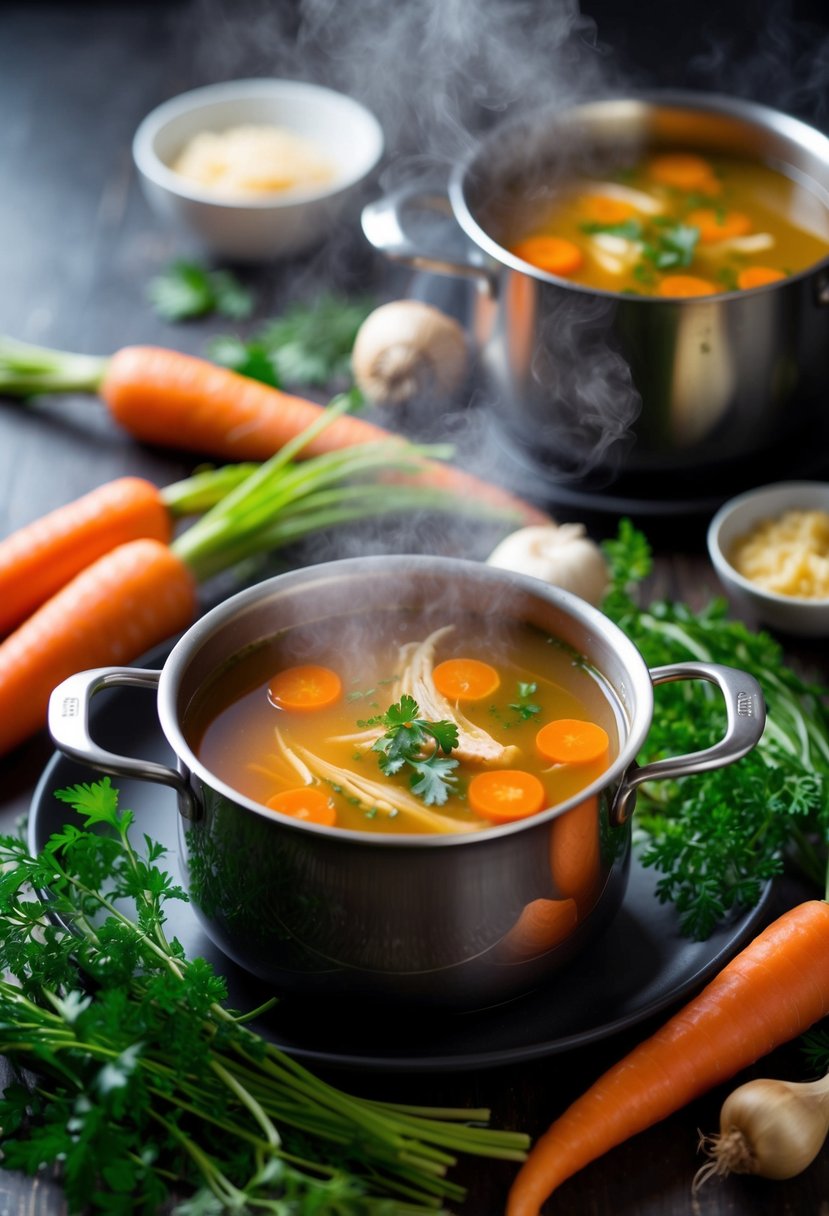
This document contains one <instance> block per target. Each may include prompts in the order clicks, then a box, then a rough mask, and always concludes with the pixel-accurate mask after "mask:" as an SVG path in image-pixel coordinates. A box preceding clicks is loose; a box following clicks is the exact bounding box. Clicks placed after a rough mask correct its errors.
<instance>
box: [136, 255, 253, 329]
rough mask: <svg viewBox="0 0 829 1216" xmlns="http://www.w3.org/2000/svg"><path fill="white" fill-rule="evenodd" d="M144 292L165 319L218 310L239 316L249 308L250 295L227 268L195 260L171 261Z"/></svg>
mask: <svg viewBox="0 0 829 1216" xmlns="http://www.w3.org/2000/svg"><path fill="white" fill-rule="evenodd" d="M147 295H148V296H149V300H150V303H151V304H152V305H153V307H154V309H155V311H156V312H157V313H158V315H159V316H160V317H162V318H163V319H164V320H165V321H189V320H193V319H194V318H196V317H206V316H209V315H210V314H211V313H218V314H219V315H220V316H222V317H231V318H233V319H234V320H242V319H243V318H245V317H249V316H250V314H251V313H252V312H253V304H254V300H253V296H252V294H251V292H250V291H248V289H247V288H246V287H243V286H242V284H241V283H240V282H239V280H238V279H237V277H236V275H234V274H233V273H232V272H231V271H229V270H210V269H208V268H206V267H204V266H200V265H199V264H198V262H188V261H184V260H182V259H179V260H178V261H175V262H171V263H170V265H169V266H167V267H165V269H164V270H163V271H162V272H161V273H160V274H158V275H156V276H155V278H153V279H151V280H150V283H149V286H148V288H147Z"/></svg>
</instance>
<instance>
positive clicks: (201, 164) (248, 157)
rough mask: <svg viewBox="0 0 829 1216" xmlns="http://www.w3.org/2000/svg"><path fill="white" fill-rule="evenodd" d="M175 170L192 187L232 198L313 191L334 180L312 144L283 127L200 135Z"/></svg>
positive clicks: (249, 126) (250, 127) (330, 168)
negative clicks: (198, 187) (200, 187)
mask: <svg viewBox="0 0 829 1216" xmlns="http://www.w3.org/2000/svg"><path fill="white" fill-rule="evenodd" d="M171 168H172V169H173V170H174V171H175V172H176V173H178V174H180V175H181V177H183V178H186V179H187V180H188V181H189V182H191V183H192V184H193V185H196V186H202V187H204V188H205V189H208V190H211V191H213V192H215V193H216V194H221V195H224V196H226V197H228V198H255V197H262V196H266V195H269V194H278V193H281V192H283V191H285V190H295V189H311V188H314V187H316V186H325V185H327V184H328V183H330V182H331V181H332V180H333V178H334V166H333V165H332V164H331V162H330V161H329V160H327V159H326V157H325V156H323V155H322V153H321V152H320V151H319V150H318V149H317V148H316V147H315V145H314V144H313V143H312V142H311V141H310V140H308V139H305V138H303V137H302V136H301V135H297V134H295V133H294V132H293V131H289V130H287V129H285V128H283V127H277V126H269V125H266V124H256V123H249V124H246V125H243V126H237V127H229V128H228V129H227V130H224V131H200V132H199V134H198V135H194V136H193V138H192V139H191V140H190V141H189V142H188V143H187V144H186V145H185V146H184V148H183V150H182V151H181V153H180V154H179V156H178V157H177V158H176V160H175V161H174V162H173V164H172V166H171Z"/></svg>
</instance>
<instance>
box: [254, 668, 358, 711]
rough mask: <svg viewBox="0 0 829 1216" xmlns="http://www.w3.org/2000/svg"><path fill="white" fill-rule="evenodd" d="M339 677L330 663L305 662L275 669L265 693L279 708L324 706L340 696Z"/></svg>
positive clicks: (325, 707) (337, 699) (320, 707)
mask: <svg viewBox="0 0 829 1216" xmlns="http://www.w3.org/2000/svg"><path fill="white" fill-rule="evenodd" d="M342 692H343V685H342V680H341V679H340V677H339V676H338V675H337V673H336V671H332V670H331V668H330V667H319V666H318V665H317V664H316V663H306V664H304V665H303V666H301V667H286V668H284V670H283V671H280V672H277V674H276V675H275V676H274V677H273V679H272V680H271V682H270V684H269V685H268V697H269V698H270V701H271V704H273V705H275V706H276V707H277V708H278V709H288V710H294V711H296V712H299V713H303V712H305V711H308V710H315V709H327V708H328V706H329V705H334V704H335V703H336V702H337V701H339V699H340V697H341V696H342Z"/></svg>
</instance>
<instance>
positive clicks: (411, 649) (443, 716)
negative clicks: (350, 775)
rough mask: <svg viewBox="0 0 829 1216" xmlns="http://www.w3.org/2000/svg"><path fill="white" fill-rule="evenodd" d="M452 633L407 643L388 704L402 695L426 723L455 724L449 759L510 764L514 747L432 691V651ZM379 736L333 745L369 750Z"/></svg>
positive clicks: (368, 733)
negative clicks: (455, 743)
mask: <svg viewBox="0 0 829 1216" xmlns="http://www.w3.org/2000/svg"><path fill="white" fill-rule="evenodd" d="M452 629H454V625H444V626H443V628H442V629H436V630H435V631H434V633H430V634H429V636H428V637H427V638H425V639H424V640H423V641H422V642H409V643H408V645H406V646H404V647H402V649H401V651H400V661H401V663H402V665H403V670H402V673H401V675H400V677H399V678H398V680H397V681H396V683H395V685H394V687H393V690H392V700H393V701H399V700H400V698H401V697H402V696H403V695H404V693H408V695H409V696H411V697H414V699H415V701H417V704H418V707H419V709H420V713H421V714H422V716H423V717H424V718H425V719H426V720H427V721H429V722H444V721H446V722H455V723H456V724H457V727H458V746H457V747H455V748H453V749H452V756H453V757H455V758H456V759H458V760H466V761H467V762H468V763H470V764H501V765H506V764H512V763H514V761H515V760H516V758H517V756H518V755H519V749H518V748H517V747H512V746H511V747H505V746H504V745H503V743H499V742H498V740H497V739H493V737H492V735H490V734H488V733H487V731H485V730H484V729H483V727H481V726H476V725H475V723H474V722H470V721H469V719H468V718H467V717H466V716H465V715H464V714H463V712H462V711H461V709H460V707H459V706H458V704H457V703H455V704H454V705H453V704H452V703H451V702H449V701H447V699H446V697H444V696H441V694H440V693H439V692H438V690H437V689H436V688H435V683H434V680H433V678H432V671H433V669H434V665H435V647H436V646H437V644H438V642H439V641H440V640H441V639H442V638H443V637H445V636H446V634H447V633H450V632H451V631H452ZM382 734H383V731H382V729H381V728H380V727H373V728H371V729H369V730H365V731H360V732H359V733H358V734H354V735H338V736H337V739H336V741H337V742H341V743H353V744H355V745H356V746H357V747H371V745H372V744H373V743H374V742H375V741H376V740H377V739H379V738H380V737H381V736H382Z"/></svg>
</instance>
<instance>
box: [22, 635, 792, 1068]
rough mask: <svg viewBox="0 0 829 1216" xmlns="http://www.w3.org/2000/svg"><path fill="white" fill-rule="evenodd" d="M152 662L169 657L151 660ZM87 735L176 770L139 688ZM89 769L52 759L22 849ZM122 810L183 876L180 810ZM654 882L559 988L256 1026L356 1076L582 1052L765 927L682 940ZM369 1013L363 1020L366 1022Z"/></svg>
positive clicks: (254, 988) (182, 925) (102, 705)
mask: <svg viewBox="0 0 829 1216" xmlns="http://www.w3.org/2000/svg"><path fill="white" fill-rule="evenodd" d="M152 658H155V660H156V661H155V662H152V661H147V662H146V664H145V665H146V666H158V665H160V664H161V662H163V658H164V656H163V655H161V656H158V655H157V654H156V655H154V656H152ZM91 716H92V725H93V734H94V736H95V738H96V739H97V741H98V742H100V743H101V744H103V745H104V746H105V747H108V748H110V750H112V751H115V752H120V753H125V754H129V755H134V756H136V755H138V756H142V757H144V758H149V759H153V760H158V761H160V762H161V763H167V764H170V763H172V753H171V751H170V749H169V747H168V744H167V742H166V740H165V739H164V737H163V735H162V733H161V729H160V727H159V725H158V720H157V717H156V712H155V700H154V697H153V696H152V695H150V694H148V693H147V692H146V691H142V690H139V689H126V688H120V689H112V690H109V691H106V692H103V693H99V694H98V696H97V697H96V700H95V703H94V704H93V707H92V715H91ZM93 776H94V775H93V774H92V773H91V772H90V770H89V769H88V768H85V767H83V766H81V765H79V764H77V763H75V762H74V761H71V760H69V759H67V758H66V757H65V756H63V755H60V754H57V755H55V756H53V757H52V759H51V760H50V762H49V764H48V765H47V767H46V769H45V771H44V773H43V775H42V777H41V779H40V781H39V783H38V786H37V789H36V790H35V794H34V799H33V802H32V809H31V815H30V819H29V843H30V848H31V849H32V850H33V851H39V850H40V849H42V847H43V845H44V844H45V842H46V841H47V840H48V838H49V836H50V835H52V833H54V832H57V831H59V830H60V829H61V827H62V826H63V824H64V823H65V822H66V820H67V815H68V813H69V812H68V811H67V808H66V806H65V805H64V804H63V803H61V802H59V801H58V800H57V799H56V798H54V797H53V794H54V791H55V790H57V789H61V788H63V787H64V786H67V785H72V784H75V783H76V782H78V781H89V780H91V779H93ZM116 784H117V785H118V787H119V789H120V791H121V805H122V806H123V807H130V808H131V809H132V810H133V811H134V812H135V814H136V827H137V830H138V832H139V833H144V832H146V833H147V834H148V835H149V836H151V837H153V838H154V839H156V840H159V841H161V842H162V843H163V844H165V845H167V847H168V848H169V850H170V855H169V857H168V865H167V868H168V869H170V870H171V871H172V872H173V873H174V875H176V876H177V872H178V868H179V867H178V850H179V841H178V830H177V821H178V812H177V809H176V802H175V797H174V795H173V794H172V792H171V791H170V790H168V789H166V788H165V787H162V786H157V785H152V784H148V783H145V782H141V781H128V780H126V779H120V778H119V779H117V780H116ZM655 882H656V875H655V874H654V872H653V871H651V870H645V869H643V867H642V866H641V865H639V864H638V863H637V862H636V861H634V862H633V864H632V866H631V874H630V884H629V887H628V891H627V895H626V897H625V901H624V904H623V906H622V909H621V911H620V912H619V914H618V915H617V917H616V919H615V920H614V921H613V923H612V924H611V926H610V927H609V928H608V929H607V931H606V932H605V934H604V936H603V937H602V938H601V939H600V940H599V942H598V943H597V944H596V945H595V946H594V947H593V948H592V949H591V950H590V951H589V952H588V953H587V954H585V955H584V956H582V957H581V958H579V959H577V960H575V961H574V962H573V963H571V964H570V966H569V967H568V969H567V971H566V973H564V975H563V977H562V978H561V980H560V981H559V982H556V981H552V982H551V983H550V985H549V986H548V987H547V988H545V989H544V990H539V991H536V992H534V993H532V994H531V995H529V996H526V997H522V998H521V999H519V1000H515V1001H512V1002H510V1003H509V1004H506V1005H501V1006H499V1007H497V1008H494V1009H488V1010H483V1011H480V1012H476V1013H469V1014H449V1013H441V1014H440V1015H437V1014H425V1013H424V1012H423V1011H418V1012H417V1013H416V1014H414V1013H413V1014H412V1015H411V1016H406V1015H405V1014H395V1015H394V1016H378V1014H377V1012H376V1011H366V1016H364V1017H348V1018H346V1017H343V1018H340V1017H338V1018H331V1017H330V1016H328V1015H329V1013H330V1010H329V1009H321V1008H320V1006H321V1005H323V1004H324V1003H323V1002H320V1001H319V1000H318V999H317V1000H316V1001H315V1002H314V1003H313V1005H312V1004H311V1003H310V1002H307V1003H306V1002H305V1001H303V1000H302V999H301V998H299V997H294V996H287V997H285V998H283V999H282V1000H280V1002H279V1004H278V1006H277V1007H276V1008H275V1009H274V1010H273V1011H271V1012H270V1013H269V1014H268V1015H267V1016H265V1017H263V1018H261V1019H259V1020H258V1021H257V1022H255V1023H252V1025H254V1026H255V1027H256V1029H258V1030H259V1031H260V1032H261V1033H262V1034H264V1035H266V1036H267V1037H268V1038H269V1039H272V1040H273V1041H274V1042H275V1043H277V1044H278V1045H279V1046H280V1047H283V1048H285V1049H286V1050H288V1051H290V1052H291V1054H292V1055H293V1056H295V1057H297V1058H298V1059H305V1060H308V1061H319V1062H324V1063H326V1064H329V1065H337V1066H340V1067H343V1066H344V1067H349V1068H360V1069H386V1070H395V1071H413V1070H418V1071H426V1070H430V1071H435V1072H437V1071H442V1070H449V1069H451V1070H453V1071H458V1070H461V1069H474V1068H482V1067H493V1066H495V1065H502V1064H511V1063H516V1062H518V1061H525V1060H532V1059H535V1058H539V1057H542V1056H548V1055H552V1054H554V1053H556V1052H562V1051H566V1050H568V1049H571V1048H575V1047H581V1046H584V1045H586V1044H589V1043H591V1042H595V1041H596V1040H598V1039H602V1038H605V1037H607V1036H609V1035H612V1034H615V1033H617V1032H619V1031H622V1030H625V1029H627V1028H629V1027H631V1026H634V1025H635V1024H636V1023H637V1022H641V1021H643V1020H644V1019H646V1018H648V1017H649V1016H651V1015H652V1014H654V1013H657V1012H658V1011H659V1010H661V1009H664V1008H666V1007H667V1006H669V1005H672V1004H674V1003H675V1002H678V1001H679V1000H680V999H681V998H682V997H684V996H685V995H686V994H689V993H691V992H692V991H694V990H695V989H697V988H699V987H700V986H701V985H702V984H703V983H704V981H705V980H706V979H707V978H708V977H710V976H711V975H713V974H714V973H715V972H716V971H718V970H719V969H720V968H721V967H722V966H723V964H724V963H725V962H726V961H727V960H728V959H729V958H730V957H731V956H732V955H734V954H735V953H736V952H737V950H738V949H739V948H740V946H741V945H742V944H743V943H744V942H746V941H747V940H748V939H749V938H750V937H751V936H753V934H754V933H755V931H756V929H757V927H758V926H759V925H760V924H761V923H762V921H763V919H764V916H765V911H766V905H767V903H768V899H769V888H768V887H767V888H766V890H765V892H764V895H763V898H762V900H761V902H760V904H759V905H758V906H757V907H756V908H754V909H752V910H751V912H749V913H747V914H745V915H743V916H740V917H735V918H734V919H732V920H731V922H730V923H728V924H727V925H726V926H724V927H723V928H721V929H719V930H718V931H717V932H716V933H714V934H713V935H712V936H711V937H710V938H709V939H708V941H706V942H693V941H689V940H688V939H687V938H684V937H682V936H681V935H680V933H679V930H678V927H677V918H676V915H675V913H674V911H673V909H672V908H671V907H669V906H665V905H662V904H660V903H659V901H658V900H657V899H656V896H655V894H654V886H655ZM168 917H169V920H168V930H169V932H170V935H175V936H176V937H178V939H179V941H180V942H181V943H182V945H183V946H184V948H185V950H186V951H187V953H188V955H190V956H191V957H192V956H195V955H201V956H202V957H204V958H207V959H209V960H210V961H211V962H212V963H213V965H214V966H215V967H216V970H217V971H218V972H220V973H221V974H223V975H224V976H225V978H226V980H227V984H228V989H229V996H230V1002H231V1004H232V1005H233V1006H234V1007H235V1008H237V1009H251V1008H256V1007H257V1006H258V1005H259V1004H261V1002H262V1001H263V1000H264V999H265V998H266V997H267V996H269V995H270V993H269V992H267V991H266V990H264V989H263V986H262V984H261V983H260V981H258V980H255V979H253V978H252V977H250V976H249V975H248V974H247V973H246V972H244V971H242V970H241V969H240V968H238V967H237V966H236V965H235V964H234V963H232V962H231V961H230V960H229V959H227V958H226V957H225V956H224V955H223V954H221V952H220V951H219V950H217V948H216V947H215V946H214V945H213V944H212V942H211V941H210V940H209V938H208V937H207V936H206V934H205V933H204V930H203V929H202V927H201V925H200V923H199V921H198V920H197V919H196V916H195V914H194V912H193V911H192V909H191V907H190V906H189V905H188V904H185V903H180V904H179V903H175V902H174V903H171V904H170V905H168ZM369 1014H370V1016H369Z"/></svg>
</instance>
